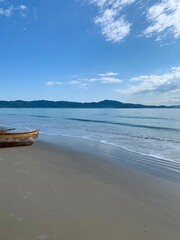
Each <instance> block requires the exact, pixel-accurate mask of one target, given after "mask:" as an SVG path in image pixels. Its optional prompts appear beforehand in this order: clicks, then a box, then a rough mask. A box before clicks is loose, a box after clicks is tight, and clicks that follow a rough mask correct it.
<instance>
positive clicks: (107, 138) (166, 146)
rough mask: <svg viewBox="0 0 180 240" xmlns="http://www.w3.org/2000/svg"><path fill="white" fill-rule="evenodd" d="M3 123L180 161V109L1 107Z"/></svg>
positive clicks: (12, 126) (1, 121) (1, 122)
mask: <svg viewBox="0 0 180 240" xmlns="http://www.w3.org/2000/svg"><path fill="white" fill-rule="evenodd" d="M0 126H1V127H7V128H16V130H18V131H24V130H31V129H40V138H41V139H46V136H51V138H48V139H51V140H53V137H54V138H56V142H57V141H58V137H59V138H61V139H62V137H64V138H69V139H71V140H72V141H76V140H77V139H81V140H83V139H84V141H85V140H88V141H91V142H92V144H93V143H94V144H96V143H97V142H98V143H101V144H103V145H104V146H108V145H109V146H114V147H116V148H124V149H127V150H128V151H132V152H137V153H140V154H144V155H147V156H153V157H155V158H159V159H164V160H168V161H173V162H176V163H179V164H180V109H47V108H46V109H0ZM51 140H50V141H51Z"/></svg>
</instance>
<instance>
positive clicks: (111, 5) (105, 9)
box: [89, 0, 136, 43]
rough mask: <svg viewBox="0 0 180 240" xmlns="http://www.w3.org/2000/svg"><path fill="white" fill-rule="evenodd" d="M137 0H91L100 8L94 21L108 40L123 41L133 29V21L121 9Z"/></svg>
mask: <svg viewBox="0 0 180 240" xmlns="http://www.w3.org/2000/svg"><path fill="white" fill-rule="evenodd" d="M135 1H136V0H90V1H89V3H90V4H93V5H95V6H96V7H98V9H99V14H98V16H96V18H95V20H94V22H95V24H96V25H98V26H99V27H100V29H101V33H102V35H103V36H104V37H105V39H106V40H107V41H110V42H114V43H115V42H121V41H122V40H123V39H124V38H126V37H127V36H128V35H129V33H130V30H131V23H129V22H128V21H127V20H126V17H125V16H124V15H122V14H121V10H122V9H123V8H124V7H126V6H128V5H130V4H132V3H134V2H135Z"/></svg>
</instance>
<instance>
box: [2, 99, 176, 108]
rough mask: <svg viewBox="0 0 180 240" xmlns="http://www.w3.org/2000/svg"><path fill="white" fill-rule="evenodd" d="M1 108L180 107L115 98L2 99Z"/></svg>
mask: <svg viewBox="0 0 180 240" xmlns="http://www.w3.org/2000/svg"><path fill="white" fill-rule="evenodd" d="M0 108H180V105H176V106H164V105H161V106H154V105H151V106H149V105H142V104H133V103H122V102H118V101H113V100H104V101H100V102H90V103H87V102H85V103H80V102H68V101H47V100H35V101H22V100H17V101H0Z"/></svg>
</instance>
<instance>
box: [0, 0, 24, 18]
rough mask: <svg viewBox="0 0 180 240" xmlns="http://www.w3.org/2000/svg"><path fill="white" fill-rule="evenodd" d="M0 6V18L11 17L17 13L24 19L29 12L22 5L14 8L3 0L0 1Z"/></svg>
mask: <svg viewBox="0 0 180 240" xmlns="http://www.w3.org/2000/svg"><path fill="white" fill-rule="evenodd" d="M0 4H2V7H1V8H0V16H4V17H11V16H12V15H13V14H15V13H18V14H20V15H21V16H22V17H26V16H27V14H28V12H29V9H28V7H27V6H25V5H23V4H21V5H17V6H15V5H13V4H9V3H8V2H6V1H5V0H0Z"/></svg>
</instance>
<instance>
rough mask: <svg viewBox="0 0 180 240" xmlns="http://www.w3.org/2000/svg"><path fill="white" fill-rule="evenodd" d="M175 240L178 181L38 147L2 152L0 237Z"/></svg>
mask: <svg viewBox="0 0 180 240" xmlns="http://www.w3.org/2000/svg"><path fill="white" fill-rule="evenodd" d="M33 239H35V240H38V239H40V240H56V239H57V240H141V239H142V240H160V239H163V240H166V239H167V240H170V239H173V240H179V239H180V183H179V182H178V181H177V182H175V181H171V180H169V179H165V178H161V177H157V176H153V175H151V174H148V173H146V172H143V171H141V170H138V169H137V168H133V167H130V166H129V167H128V166H125V165H123V164H118V165H117V164H116V163H115V162H113V161H109V160H108V159H106V158H101V157H99V156H98V157H97V156H95V155H91V154H86V153H80V152H77V151H74V150H70V149H65V148H60V147H56V146H52V145H48V144H46V143H41V142H38V143H36V144H34V145H33V146H31V147H18V148H1V149H0V240H33Z"/></svg>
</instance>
